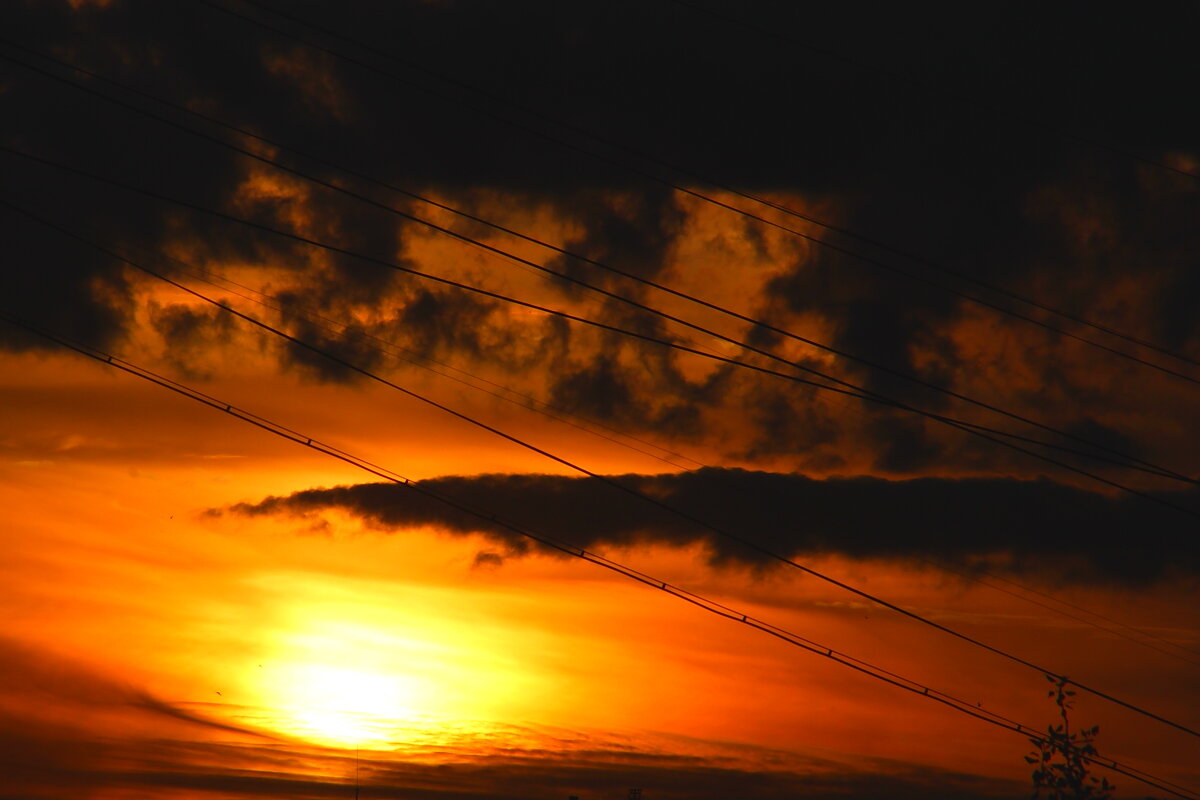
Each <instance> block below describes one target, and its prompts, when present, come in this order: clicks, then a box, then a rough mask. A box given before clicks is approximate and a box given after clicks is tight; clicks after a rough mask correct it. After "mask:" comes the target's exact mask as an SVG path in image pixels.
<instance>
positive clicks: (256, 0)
mask: <svg viewBox="0 0 1200 800" xmlns="http://www.w3.org/2000/svg"><path fill="white" fill-rule="evenodd" d="M194 2H198V3H200V4H202V5H205V6H207V7H209V8H213V9H216V10H218V11H221V12H223V13H225V14H228V15H230V16H233V17H236V18H239V19H242V20H245V21H247V22H251V23H253V24H255V25H258V26H260V27H262V28H265V29H267V30H269V31H272V32H273V33H276V34H277V35H280V36H284V37H286V38H289V39H292V40H293V41H297V42H300V43H301V44H304V45H306V46H308V47H311V48H313V49H316V50H319V51H321V52H324V53H328V54H330V55H333V56H335V57H337V58H339V59H341V60H344V61H346V62H348V63H352V64H355V65H357V66H359V67H362V68H364V69H367V70H370V71H372V72H375V73H377V74H381V75H384V76H387V77H389V78H391V79H392V80H395V81H398V82H400V83H403V84H404V85H406V86H410V87H415V88H417V89H420V90H422V91H425V92H429V93H431V94H434V95H435V96H437V97H439V98H441V99H443V100H450V98H446V97H445V96H444V95H442V94H441V93H439V92H437V91H436V90H434V89H432V88H430V87H428V86H423V85H421V84H417V83H413V82H412V81H409V80H407V79H405V78H403V77H402V76H399V75H396V74H395V73H392V72H389V71H387V70H384V69H381V68H380V67H378V66H376V65H374V64H370V63H369V62H364V61H362V60H360V59H356V58H354V57H353V56H348V55H346V54H344V53H340V52H338V51H336V50H333V49H332V48H328V47H325V46H324V45H321V44H319V43H316V42H313V41H311V40H308V39H305V38H303V37H300V36H297V35H295V34H293V33H290V32H288V31H284V30H282V29H280V28H277V27H275V26H273V25H270V24H269V23H266V22H263V21H262V20H260V19H256V18H254V17H250V16H247V15H245V14H241V13H239V12H237V11H234V10H232V9H230V8H227V7H225V6H223V5H220V4H219V3H216V2H213V0H194ZM244 2H246V3H247V4H249V5H251V6H253V7H256V8H259V9H262V10H266V11H268V12H270V13H273V14H275V15H277V16H279V17H282V18H283V19H287V20H290V21H292V22H293V23H296V24H299V25H302V26H305V27H307V28H310V29H312V30H316V31H319V32H320V33H323V34H325V35H326V36H329V37H332V38H334V39H339V40H341V41H343V42H347V43H349V44H351V45H353V46H356V47H359V48H361V49H363V50H364V51H366V52H370V53H374V54H376V55H381V56H383V57H384V58H387V59H389V60H391V61H394V62H396V63H399V64H403V65H405V66H406V67H409V68H410V69H415V70H417V71H419V72H423V73H425V74H426V75H430V76H432V77H434V78H436V79H438V80H440V81H443V82H445V83H447V84H450V85H452V86H456V87H458V88H461V89H465V90H467V91H470V92H472V93H474V94H476V95H479V96H481V97H485V98H487V99H489V100H491V101H493V102H498V103H502V104H505V105H508V106H511V107H513V108H516V109H518V110H519V111H522V112H524V113H526V114H529V115H531V116H534V117H536V118H538V119H541V120H544V121H546V122H550V123H551V124H554V125H557V126H559V127H561V128H563V129H566V130H570V131H572V132H575V133H578V134H581V135H583V136H586V137H587V138H589V139H591V140H593V141H595V142H598V143H600V144H603V145H606V146H608V147H612V148H615V149H617V150H621V151H624V152H626V153H629V154H631V155H634V156H635V157H637V158H640V159H642V160H644V161H647V162H650V163H654V164H657V165H659V166H661V167H665V168H667V169H669V170H672V171H674V172H676V173H677V174H681V175H684V176H686V177H689V178H691V179H692V180H697V181H699V182H701V183H704V184H707V185H709V186H711V187H713V188H716V189H720V190H721V191H725V192H729V193H731V194H734V195H736V196H739V197H742V198H744V199H747V200H750V201H752V202H757V203H762V204H764V205H767V206H769V207H771V208H774V209H776V210H778V211H781V212H783V213H785V214H788V215H789V216H793V217H796V218H798V219H802V220H804V221H806V222H809V223H811V224H814V225H817V226H819V227H821V228H825V229H827V230H831V231H834V232H837V233H840V234H842V235H845V236H848V237H851V238H855V239H858V240H860V241H863V242H864V243H868V244H872V245H873V246H876V247H880V248H881V249H884V250H888V251H890V252H892V253H893V254H896V255H901V256H903V257H905V258H908V259H910V260H912V261H915V262H917V263H921V264H924V265H926V266H929V267H931V268H933V269H935V270H938V271H940V272H943V273H944V274H949V275H952V276H955V277H958V278H960V279H962V280H964V281H968V282H970V283H974V284H976V285H978V286H981V287H983V288H988V289H991V290H992V291H995V292H998V293H1000V294H1003V295H1005V296H1008V297H1010V298H1012V299H1016V300H1018V301H1020V302H1023V303H1026V304H1028V305H1030V306H1033V307H1035V308H1038V309H1040V310H1044V311H1047V312H1050V313H1053V314H1056V315H1058V316H1061V317H1064V318H1066V319H1069V320H1071V321H1073V322H1076V323H1079V324H1082V325H1085V326H1087V327H1091V328H1094V329H1096V330H1099V331H1101V332H1104V333H1107V334H1109V335H1112V336H1114V337H1117V338H1120V339H1124V340H1125V341H1128V342H1129V343H1131V344H1136V345H1140V346H1143V347H1147V348H1149V349H1152V350H1155V351H1157V352H1159V353H1162V354H1164V355H1167V356H1170V357H1172V358H1175V359H1177V360H1180V361H1184V362H1187V363H1189V364H1192V365H1196V366H1200V361H1197V360H1195V359H1192V358H1190V357H1188V356H1186V355H1183V354H1181V353H1179V352H1176V351H1173V350H1169V349H1167V348H1164V347H1162V346H1160V345H1156V344H1153V343H1151V342H1148V341H1145V340H1143V339H1141V338H1139V337H1135V336H1132V335H1130V334H1126V333H1122V332H1120V331H1117V330H1115V329H1113V328H1111V327H1109V326H1105V325H1102V324H1100V323H1096V322H1094V321H1092V320H1089V319H1087V318H1085V317H1082V316H1079V315H1073V314H1071V313H1069V312H1064V311H1060V310H1058V309H1055V308H1053V307H1051V306H1049V305H1046V304H1043V303H1040V302H1037V301H1035V300H1031V299H1028V298H1025V297H1024V296H1022V295H1019V294H1017V293H1015V292H1012V291H1010V290H1007V289H1004V288H1002V287H999V286H995V285H993V284H990V283H988V282H986V281H981V280H979V279H977V278H974V277H972V276H970V275H969V274H968V273H965V272H962V271H961V270H955V269H953V268H950V267H946V266H944V265H941V264H938V263H937V262H934V261H932V260H929V259H926V258H924V257H923V256H919V255H914V254H912V253H908V252H907V251H905V250H903V249H901V248H897V247H894V246H892V245H889V244H886V243H883V242H880V241H879V240H876V239H873V238H871V237H866V236H863V235H862V234H858V233H856V232H854V231H851V230H849V229H846V228H842V227H839V226H834V225H832V224H830V223H826V222H824V221H822V220H819V219H817V218H815V217H812V216H811V215H806V214H803V213H801V212H799V211H796V210H795V209H792V208H790V207H787V206H784V205H782V204H779V203H774V202H771V201H768V200H765V199H763V198H760V197H757V196H755V195H753V194H750V193H747V192H745V191H742V190H739V189H737V188H734V187H731V186H728V185H726V184H723V183H722V182H720V181H716V180H713V179H711V178H707V177H703V176H700V175H697V174H695V173H694V172H691V171H689V170H687V169H685V168H683V167H680V166H677V165H674V164H671V163H669V162H667V161H664V160H663V159H661V158H659V157H657V156H653V155H649V154H646V153H643V152H641V151H638V150H636V149H635V148H633V147H631V146H629V145H626V144H623V143H620V142H615V141H613V140H610V139H608V138H606V137H603V136H599V135H597V134H595V133H592V132H591V131H589V130H587V129H584V128H581V127H579V126H577V125H574V124H572V123H569V122H565V121H563V120H560V119H557V118H555V117H553V116H550V115H547V114H545V113H543V112H541V111H538V110H537V109H533V108H530V107H528V106H525V105H523V104H520V103H517V102H515V101H511V100H507V99H505V98H501V97H498V96H497V95H495V94H493V93H491V92H488V91H486V90H484V89H480V88H479V87H477V86H474V85H472V84H469V83H466V82H464V81H461V80H457V79H455V78H452V77H449V76H447V75H444V74H442V73H440V72H437V71H436V70H433V69H430V68H429V67H426V66H424V65H423V64H420V63H417V62H414V61H411V60H409V59H406V58H403V57H401V56H398V55H396V54H394V53H391V52H389V51H387V50H383V49H381V48H377V47H374V46H372V45H370V44H367V43H365V42H362V41H360V40H358V39H354V38H352V37H349V36H347V35H345V34H342V33H338V32H337V31H334V30H331V29H330V28H328V27H325V26H322V25H318V24H317V23H314V22H312V21H310V20H306V19H302V18H300V17H298V16H296V15H294V14H291V13H289V12H286V11H283V10H280V9H278V8H275V7H273V6H271V5H269V4H267V3H263V2H261V1H260V0H244ZM451 102H457V103H459V104H460V105H465V106H467V107H468V108H471V109H472V110H474V111H476V112H477V113H480V114H483V115H485V116H488V117H489V118H492V119H495V120H497V121H499V122H502V123H504V124H506V125H509V126H511V127H514V128H517V129H519V130H522V131H524V132H526V133H529V134H532V135H534V136H537V137H539V138H542V139H546V140H548V141H551V142H554V143H555V144H557V145H559V146H561V147H565V148H567V149H570V150H573V151H576V152H579V153H583V154H585V155H587V156H589V157H591V158H594V159H597V160H599V161H602V162H604V163H607V164H609V165H612V166H615V167H617V168H619V169H623V170H625V171H628V172H630V173H632V174H635V175H639V176H641V177H643V178H646V179H648V180H651V181H654V182H656V183H659V184H661V185H664V186H668V187H670V188H672V189H674V190H676V191H678V192H682V193H684V194H687V195H690V196H692V197H695V198H697V199H699V200H702V201H704V202H707V203H711V204H713V205H716V206H719V207H721V208H724V209H726V210H729V211H732V212H734V213H737V214H740V215H742V216H745V217H747V218H749V219H753V220H755V221H757V222H759V223H762V224H765V225H768V226H770V227H773V228H776V229H778V230H781V231H784V232H786V233H788V234H790V235H793V236H797V237H799V238H801V239H804V240H806V241H809V242H812V243H814V244H816V245H818V246H821V247H824V248H826V249H829V250H831V251H833V252H837V253H840V254H842V255H846V256H849V257H851V258H854V259H857V260H859V261H862V262H863V263H867V264H870V265H872V266H874V267H877V268H881V269H884V270H887V271H890V272H893V273H895V274H897V275H902V276H904V277H906V278H908V279H910V280H915V281H917V282H919V283H924V284H926V285H928V286H932V287H935V288H937V289H939V290H941V291H944V292H947V293H949V294H951V295H953V296H955V297H958V298H960V299H963V300H966V301H968V302H971V303H974V304H976V305H980V306H982V307H985V308H988V309H991V310H993V311H996V312H998V313H1001V314H1006V315H1009V316H1012V317H1014V318H1016V319H1020V320H1022V321H1024V322H1028V323H1030V324H1033V325H1037V326H1039V327H1041V328H1044V329H1046V330H1048V331H1051V332H1054V333H1056V334H1058V335H1060V336H1065V337H1067V338H1070V339H1073V340H1076V341H1079V342H1081V343H1084V344H1086V345H1089V346H1091V347H1095V348H1098V349H1100V350H1103V351H1105V352H1107V353H1110V354H1112V355H1116V356H1119V357H1121V358H1126V359H1128V360H1130V361H1133V362H1135V363H1138V364H1140V365H1142V366H1145V367H1148V368H1151V369H1155V370H1158V371H1159V372H1163V373H1165V374H1168V375H1172V376H1174V377H1176V378H1179V379H1182V380H1185V381H1189V382H1191V383H1196V384H1200V379H1197V378H1195V377H1193V376H1190V375H1188V374H1186V373H1182V372H1179V371H1177V370H1173V369H1171V368H1169V367H1165V366H1163V365H1161V364H1156V363H1154V362H1152V361H1147V360H1146V359H1143V358H1141V357H1139V356H1136V355H1134V354H1132V353H1128V352H1126V351H1124V350H1117V349H1115V348H1112V347H1109V346H1108V345H1105V344H1103V343H1101V342H1097V341H1095V340H1093V339H1088V338H1087V337H1083V336H1080V335H1078V334H1075V333H1072V332H1070V331H1067V330H1065V329H1062V328H1059V327H1057V326H1055V325H1051V324H1050V323H1048V322H1046V321H1045V320H1039V319H1037V318H1036V317H1030V316H1028V315H1026V314H1022V313H1020V312H1018V311H1015V310H1013V309H1010V308H1006V307H1004V306H1000V305H997V304H995V303H992V302H990V301H987V300H984V299H982V298H979V297H975V296H973V295H970V294H967V293H965V292H962V291H959V290H957V289H954V288H952V287H949V286H945V285H944V284H940V283H937V282H936V281H932V280H929V279H928V278H925V277H923V276H920V275H917V274H914V273H911V272H909V271H907V270H904V269H901V268H899V267H896V266H895V265H892V264H888V263H887V262H882V261H879V260H878V259H873V258H871V257H869V256H865V255H863V254H861V253H857V252H855V251H852V250H848V249H846V248H843V247H840V246H838V245H835V244H833V243H831V242H828V241H826V240H824V239H820V238H817V237H814V236H811V235H809V234H806V233H804V232H803V231H799V230H796V229H794V228H790V227H788V226H786V225H781V224H779V223H777V222H774V221H773V220H769V219H767V218H765V217H762V216H761V215H757V214H754V213H753V212H750V211H747V210H745V209H742V208H738V207H736V206H733V205H730V204H728V203H725V202H723V201H721V200H718V199H716V198H714V197H711V196H708V195H705V194H704V193H702V192H698V191H696V190H694V189H690V188H688V187H685V186H683V185H681V184H679V183H677V182H674V181H671V180H669V179H666V178H663V177H662V176H660V175H656V174H653V173H650V172H646V171H645V170H642V169H639V168H637V167H634V166H632V165H630V164H627V163H623V162H620V161H617V160H614V159H611V158H608V157H606V156H604V155H602V154H600V153H597V152H595V151H593V150H589V149H587V148H583V147H580V146H578V145H576V144H574V143H571V142H567V141H565V140H563V139H559V138H557V137H555V136H553V135H552V134H549V133H546V132H545V131H540V130H537V129H534V128H530V127H529V126H527V125H524V124H522V123H520V122H518V121H516V120H512V119H509V118H507V117H503V116H500V115H498V114H496V113H494V112H492V111H490V110H488V109H483V108H480V107H478V106H475V105H472V104H471V103H469V102H466V101H463V100H451ZM1187 174H1190V173H1187Z"/></svg>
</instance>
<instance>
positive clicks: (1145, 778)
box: [0, 309, 1200, 800]
mask: <svg viewBox="0 0 1200 800" xmlns="http://www.w3.org/2000/svg"><path fill="white" fill-rule="evenodd" d="M0 319H4V320H5V321H6V322H9V323H10V324H12V325H14V326H16V327H19V328H22V329H24V330H26V331H28V332H31V333H34V334H36V335H39V336H42V337H44V338H46V339H48V340H50V341H52V342H55V343H56V344H59V345H61V346H63V347H66V348H68V349H70V350H73V351H75V352H77V353H80V354H82V355H84V356H87V357H88V358H91V359H94V360H96V361H99V362H101V363H104V364H108V365H109V366H112V367H115V368H116V369H119V370H122V371H124V372H127V373H129V374H131V375H134V376H136V377H138V378H141V379H143V380H146V381H148V382H150V383H154V384H156V385H158V386H161V387H163V388H165V389H169V390H170V391H173V392H175V393H177V394H179V395H182V396H184V397H187V398H189V399H191V400H194V401H196V402H199V403H202V404H204V405H206V406H209V407H210V408H214V409H216V410H218V411H221V412H224V413H226V414H229V415H230V416H233V417H235V418H237V419H240V420H242V421H244V422H248V423H250V424H252V425H255V426H256V427H259V428H261V429H263V430H265V431H267V432H268V433H272V434H274V435H276V436H279V437H281V438H284V439H288V440H289V441H292V442H295V443H297V444H300V445H303V446H304V447H308V448H310V449H312V450H315V451H317V452H320V453H324V454H325V455H328V456H331V457H333V458H336V459H338V460H340V461H343V462H345V463H347V464H350V465H351V466H354V467H357V468H359V469H361V470H364V471H366V472H368V473H370V474H372V475H375V476H376V477H380V478H383V479H384V480H386V481H388V482H390V483H394V484H397V485H399V486H403V487H405V488H406V489H409V490H411V491H414V492H416V493H418V494H421V495H423V496H425V497H428V498H430V499H433V500H436V501H438V502H440V503H443V504H444V505H446V506H448V507H450V508H453V509H455V510H457V511H462V512H464V513H467V514H470V515H471V516H474V517H476V518H477V519H479V520H480V521H483V522H487V523H489V524H492V525H496V526H498V527H502V528H504V529H506V530H508V531H510V532H512V533H515V534H517V535H519V536H522V537H523V538H527V539H530V540H531V541H534V542H537V543H538V544H540V545H543V546H544V547H547V548H550V549H553V550H556V551H558V552H560V553H564V554H566V555H570V556H573V557H575V558H579V559H581V560H583V561H587V562H589V563H592V564H595V565H596V566H599V567H603V568H604V569H607V570H609V571H611V572H614V573H617V574H619V575H622V576H624V577H626V578H629V579H630V580H634V581H637V582H638V583H641V584H643V585H645V586H649V587H651V588H654V589H657V590H659V591H662V592H665V593H666V594H669V595H671V596H672V597H675V598H677V599H680V600H683V601H685V602H688V603H690V604H692V605H694V606H696V607H697V608H701V609H703V610H705V611H708V612H709V613H712V614H716V615H717V616H720V617H723V618H725V619H728V620H731V621H733V622H739V623H741V624H743V625H746V626H748V627H750V628H753V629H755V630H758V631H760V632H763V633H766V634H768V635H770V636H773V637H775V638H776V639H779V640H780V641H783V642H785V643H787V644H790V645H792V646H795V647H799V648H801V649H804V650H806V651H808V652H810V653H813V654H815V655H818V656H821V657H824V658H827V659H829V660H831V661H834V662H836V663H838V664H840V665H842V666H844V667H849V668H850V669H853V670H855V671H857V672H859V673H862V674H864V675H868V676H870V677H873V678H875V679H877V680H880V681H882V682H884V683H887V684H889V685H891V686H895V687H896V688H899V689H904V690H905V691H908V692H911V693H912V694H916V695H918V696H921V697H926V698H929V699H930V700H933V701H935V702H938V703H941V704H942V705H944V706H946V707H948V708H952V709H954V710H956V711H959V712H960V713H963V714H966V715H968V716H970V717H973V718H975V719H979V720H981V721H983V722H987V723H988V724H991V725H994V726H996V727H999V728H1003V729H1005V730H1009V731H1012V732H1014V733H1017V734H1019V735H1021V736H1024V737H1027V738H1029V739H1031V740H1034V741H1035V742H1046V741H1048V737H1047V736H1046V735H1045V734H1043V733H1041V732H1040V731H1039V730H1037V729H1035V728H1034V727H1032V726H1030V725H1026V724H1024V723H1021V722H1017V721H1015V720H1012V719H1009V718H1008V717H1005V716H1002V715H1000V714H998V713H996V712H993V711H990V710H987V709H983V708H981V707H979V706H978V705H973V704H971V703H970V702H969V701H967V700H963V699H961V698H958V697H956V696H954V695H951V694H949V693H947V692H942V691H940V690H938V689H936V688H934V687H932V686H929V685H927V684H924V683H921V682H918V681H915V680H912V679H910V678H906V677H903V676H901V675H899V674H897V673H894V672H891V671H890V670H887V669H885V668H883V667H879V666H876V665H874V664H872V663H871V662H868V661H866V660H864V659H860V658H857V657H854V656H851V655H848V654H846V653H843V652H842V651H840V650H835V649H833V648H831V647H826V646H825V645H823V644H820V643H818V642H815V641H813V640H811V639H808V638H806V637H803V636H801V635H799V634H796V633H793V632H791V631H789V630H787V629H785V628H781V627H778V626H776V625H773V624H771V623H768V622H765V621H762V620H759V619H758V618H756V617H752V616H750V615H749V614H745V613H742V612H741V611H739V610H737V609H734V608H731V607H729V606H726V605H724V604H722V603H719V602H717V601H715V600H711V599H709V598H707V597H705V596H703V595H700V594H697V593H695V592H691V591H688V590H686V589H683V588H680V587H678V586H675V585H674V584H671V583H668V582H666V581H663V580H660V579H658V578H656V577H654V576H651V575H649V574H647V573H644V572H641V571H639V570H635V569H633V568H632V567H627V566H625V565H624V564H621V563H620V562H617V561H614V560H612V559H609V558H606V557H604V556H601V555H599V554H596V553H592V552H590V551H588V550H586V549H583V548H580V547H577V546H576V545H573V544H569V543H565V542H562V541H560V540H557V539H555V538H553V537H551V536H549V535H547V534H545V533H542V532H535V531H533V530H530V529H528V528H526V527H524V526H518V525H516V524H514V523H511V522H509V521H507V520H505V519H503V518H501V517H499V516H497V515H495V514H493V513H491V512H490V511H488V510H485V509H482V508H480V507H477V506H475V505H474V504H471V503H468V502H465V501H463V500H461V499H458V498H453V497H449V496H446V495H444V494H441V493H439V492H437V491H435V490H432V489H430V488H428V487H427V486H426V485H424V483H422V482H419V481H413V480H411V479H409V478H406V477H404V476H402V475H400V474H399V473H396V472H393V471H392V470H390V469H387V468H385V467H381V466H378V465H376V464H373V463H371V462H369V461H366V460H365V459H361V458H359V457H357V456H355V455H353V454H351V453H348V452H346V451H344V450H340V449H338V448H334V447H331V446H329V445H326V444H324V443H323V442H321V441H319V440H317V439H315V438H313V437H310V436H307V435H305V434H303V433H299V432H297V431H294V430H292V429H290V428H286V427H284V426H282V425H278V424H276V423H274V422H272V421H270V420H269V419H267V418H265V417H262V416H259V415H257V414H252V413H250V412H247V411H243V410H242V409H240V408H236V407H234V406H233V405H232V404H230V403H226V402H224V401H222V400H218V399H217V398H214V397H212V396H210V395H207V394H204V393H203V392H200V391H197V390H195V389H192V388H190V387H188V386H186V385H184V384H180V383H178V382H176V381H173V380H171V379H169V378H165V377H163V376H160V375H157V374H155V373H153V372H151V371H150V370H146V369H144V368H142V367H139V366H137V365H136V364H133V363H132V362H129V361H125V360H123V359H120V358H117V357H116V356H113V355H111V354H109V353H106V352H104V351H101V350H99V349H96V348H93V347H90V346H87V345H81V344H77V343H75V342H72V341H71V340H69V339H67V338H65V337H62V336H59V335H57V334H54V333H50V332H48V331H46V330H44V329H42V328H40V327H38V326H36V325H34V324H32V323H30V322H28V321H26V320H24V319H22V318H20V317H17V316H15V315H13V314H11V313H10V312H8V311H6V310H4V309H0ZM1047 677H1058V676H1053V675H1052V673H1051V674H1048V675H1047ZM1080 755H1081V756H1082V757H1083V758H1084V759H1085V760H1087V761H1088V762H1089V763H1091V764H1094V765H1097V766H1101V767H1104V768H1106V769H1110V770H1113V771H1114V772H1117V773H1119V774H1122V775H1125V776H1127V777H1131V778H1134V779H1135V780H1138V781H1140V782H1143V783H1146V784H1147V785H1149V786H1152V787H1153V788H1155V789H1159V790H1161V791H1166V792H1168V793H1170V794H1173V795H1175V796H1176V797H1180V798H1184V800H1196V798H1197V797H1200V795H1197V794H1196V793H1194V792H1193V791H1192V790H1191V789H1188V788H1186V787H1183V786H1180V785H1178V784H1175V783H1172V782H1170V781H1167V780H1165V779H1163V778H1159V777H1157V776H1155V775H1153V774H1151V773H1148V772H1145V771H1143V770H1140V769H1137V768H1135V767H1130V766H1128V765H1125V764H1122V763H1120V762H1118V761H1116V760H1113V759H1109V758H1102V757H1100V756H1099V755H1097V754H1094V753H1093V754H1087V753H1081V754H1080Z"/></svg>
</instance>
